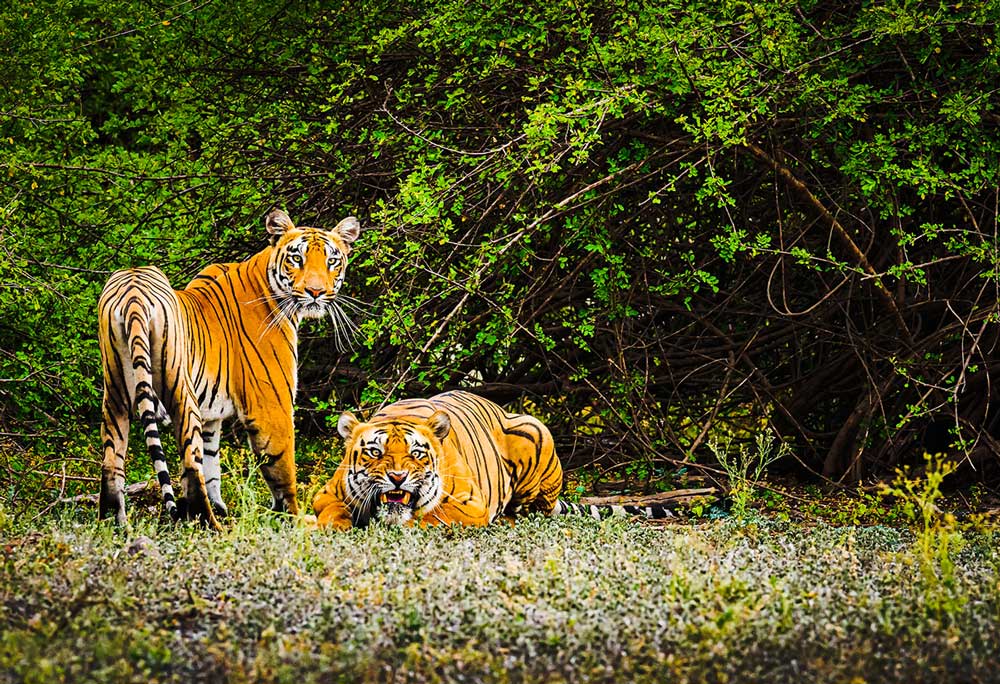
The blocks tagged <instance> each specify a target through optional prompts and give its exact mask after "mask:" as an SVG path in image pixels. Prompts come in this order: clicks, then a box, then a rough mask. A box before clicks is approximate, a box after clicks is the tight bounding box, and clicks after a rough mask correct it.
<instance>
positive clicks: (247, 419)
mask: <svg viewBox="0 0 1000 684" xmlns="http://www.w3.org/2000/svg"><path fill="white" fill-rule="evenodd" d="M265 227H266V229H267V231H268V233H269V234H270V235H271V244H270V245H269V246H268V247H266V248H265V249H263V250H262V251H260V252H258V253H257V254H255V255H254V256H252V257H250V259H248V260H247V261H244V262H241V263H231V264H214V265H211V266H209V267H207V268H206V269H204V270H203V271H202V272H201V273H199V274H198V275H197V276H196V277H195V278H194V280H192V281H191V283H190V284H188V286H187V287H186V288H185V289H184V290H174V289H173V288H172V287H171V285H170V283H169V281H168V280H167V278H166V276H165V275H164V274H163V272H162V271H160V270H159V269H157V268H155V267H142V268H133V269H127V270H123V271H118V272H116V273H114V274H113V275H112V276H111V277H110V278H109V280H108V282H107V284H106V285H105V287H104V290H103V292H102V294H101V297H100V300H99V303H98V318H99V328H98V338H99V342H100V348H101V358H102V370H103V378H104V398H103V404H102V413H103V416H102V424H101V442H102V467H101V471H102V472H101V495H100V506H99V509H100V512H99V515H100V517H101V518H106V517H112V516H113V517H114V518H115V520H116V521H117V522H118V523H119V524H124V523H125V522H126V512H125V498H124V488H125V456H126V451H127V448H128V435H129V424H130V422H131V416H132V414H133V411H134V412H135V415H136V416H138V418H139V420H140V421H141V424H142V429H143V434H144V437H145V441H146V446H147V450H148V452H149V455H150V458H151V459H152V461H153V467H154V470H155V472H156V476H157V479H158V482H159V485H160V490H161V496H162V498H163V503H164V507H165V508H166V510H167V512H168V513H169V514H170V515H171V517H173V518H178V517H181V516H185V515H187V516H189V517H194V516H200V517H202V518H203V519H204V520H205V521H206V522H208V524H210V525H212V526H214V527H218V521H217V519H216V516H217V515H223V514H225V512H226V506H225V503H224V502H223V500H222V496H221V489H220V477H221V470H220V466H219V437H220V432H221V427H222V421H223V420H224V419H227V418H230V417H235V418H237V419H238V420H239V421H240V422H241V423H242V424H243V425H244V426H245V427H246V429H247V432H248V434H249V437H250V443H251V447H252V448H253V450H254V452H255V453H256V454H257V455H258V457H259V459H260V462H261V472H262V474H263V476H264V479H265V481H266V482H267V484H268V486H269V488H270V490H271V495H272V499H273V508H274V509H275V510H278V511H287V512H289V513H292V514H295V513H297V512H298V501H297V498H296V487H297V485H296V474H295V460H294V450H295V436H294V431H293V421H292V411H293V401H294V397H295V392H296V389H297V387H296V386H297V373H298V370H297V345H298V342H297V329H298V325H299V323H300V322H301V321H302V320H303V319H306V318H319V317H323V316H329V317H330V318H331V320H332V322H333V324H334V330H335V334H336V337H337V339H338V340H342V339H346V337H347V336H348V335H349V334H350V332H351V330H352V328H353V324H352V323H351V322H350V320H349V319H348V318H347V316H346V314H345V313H344V311H343V309H342V307H341V305H340V303H338V301H337V297H338V292H339V289H340V287H341V285H342V283H343V281H344V275H345V273H346V266H347V256H348V254H349V253H350V249H351V248H350V245H351V244H352V243H353V242H354V241H355V240H356V239H357V237H358V234H359V231H360V229H359V226H358V222H357V219H355V218H354V217H348V218H346V219H344V220H343V221H341V222H340V223H339V224H338V225H337V226H336V227H335V228H334V229H333V230H324V229H319V228H309V227H301V228H300V227H296V226H295V225H294V224H293V223H292V222H291V219H289V217H288V215H287V214H286V213H285V212H283V211H277V210H276V211H272V212H271V213H269V214H268V215H267V217H266V218H265ZM158 420H160V421H163V422H165V423H169V422H172V423H173V424H174V431H175V435H176V438H177V445H178V450H179V451H180V458H181V464H182V476H181V486H182V494H181V497H180V498H179V499H177V500H175V497H174V493H173V487H172V484H171V480H170V474H169V469H168V468H167V464H166V458H165V456H164V452H163V447H162V444H161V441H160V435H159V428H158V423H157V421H158Z"/></svg>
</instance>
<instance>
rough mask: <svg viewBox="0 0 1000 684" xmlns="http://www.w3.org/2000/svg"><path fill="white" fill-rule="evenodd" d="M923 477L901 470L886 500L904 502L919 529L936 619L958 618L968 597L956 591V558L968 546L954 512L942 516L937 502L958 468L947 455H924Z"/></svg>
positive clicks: (924, 578) (885, 488) (927, 593)
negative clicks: (956, 615) (945, 485)
mask: <svg viewBox="0 0 1000 684" xmlns="http://www.w3.org/2000/svg"><path fill="white" fill-rule="evenodd" d="M924 460H925V461H926V467H925V469H924V475H923V477H913V476H912V475H911V474H910V472H909V469H908V468H907V469H902V470H897V471H896V472H897V474H896V479H895V480H893V482H892V483H891V484H887V485H882V487H881V492H882V494H883V496H885V497H892V498H895V499H897V500H899V501H900V502H901V508H902V510H903V512H904V514H905V515H906V516H907V517H908V519H909V521H910V523H911V524H912V526H913V527H914V528H915V532H916V535H917V541H916V550H917V558H918V560H919V568H920V576H921V584H922V586H923V590H924V603H925V605H926V606H927V608H928V610H929V611H930V612H931V614H932V615H934V616H935V617H939V618H940V617H954V616H955V614H956V613H958V612H959V611H961V610H962V609H963V608H964V607H965V603H966V597H965V596H964V595H962V594H961V593H959V592H956V575H955V555H956V554H957V553H958V552H960V551H961V550H962V548H963V547H964V546H965V538H964V536H963V534H962V528H961V525H960V524H959V523H958V521H957V520H956V518H955V516H954V515H952V514H951V513H942V512H941V511H940V510H939V509H938V507H937V505H936V502H937V501H938V500H939V499H940V498H941V497H942V496H943V494H942V492H941V485H942V483H943V482H944V479H945V478H946V477H947V476H948V475H950V474H951V473H952V472H954V470H955V469H956V468H957V467H958V465H957V464H956V463H955V462H954V461H953V460H949V459H948V458H947V457H946V456H944V455H943V454H924Z"/></svg>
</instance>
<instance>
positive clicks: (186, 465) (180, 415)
mask: <svg viewBox="0 0 1000 684" xmlns="http://www.w3.org/2000/svg"><path fill="white" fill-rule="evenodd" d="M173 402H174V409H175V410H174V411H173V412H172V413H173V414H174V415H176V416H177V423H176V425H175V434H176V435H177V449H178V451H180V454H181V467H182V470H183V472H182V475H181V498H179V499H178V500H177V513H178V517H186V518H188V519H189V520H201V521H202V522H203V523H205V524H206V525H207V526H208V527H211V528H212V529H215V530H221V529H222V526H221V525H220V524H219V521H218V519H217V518H216V517H215V511H214V510H213V507H212V506H211V504H210V503H209V497H208V488H207V487H206V485H205V473H204V470H203V462H204V458H203V454H204V453H205V444H204V441H203V439H202V424H201V412H200V411H199V409H198V404H197V402H196V401H195V399H194V393H193V391H191V388H190V385H189V384H188V383H185V382H183V381H182V382H179V383H178V388H177V390H176V391H175V394H174V397H173Z"/></svg>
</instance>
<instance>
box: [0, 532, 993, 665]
mask: <svg viewBox="0 0 1000 684" xmlns="http://www.w3.org/2000/svg"><path fill="white" fill-rule="evenodd" d="M0 542H2V548H3V553H4V557H3V563H4V565H3V573H2V576H0V598H2V601H0V627H2V636H0V681H4V682H6V681H11V682H13V681H26V682H46V683H48V682H60V681H64V682H102V683H104V682H153V681H160V682H165V681H177V682H181V681H185V682H188V681H204V682H248V681H263V682H297V683H298V682H333V681H400V682H410V681H412V682H425V681H429V682H438V681H441V682H483V681H498V682H520V681H531V682H553V681H573V682H593V681H597V682H602V681H650V682H652V681H656V682H663V681H691V682H717V681H727V680H728V681H744V682H747V681H749V682H753V681H761V682H783V681H787V682H801V681H813V682H841V681H852V680H853V679H854V678H859V679H857V681H862V680H867V681H906V682H920V681H945V680H947V681H997V680H998V679H1000V672H998V671H997V668H996V666H995V657H996V653H997V652H998V651H1000V620H998V612H1000V575H998V566H1000V555H998V552H997V550H996V548H997V547H996V543H995V542H996V535H994V534H992V533H982V532H979V533H976V534H969V533H966V538H965V543H964V548H962V550H961V551H960V552H958V553H957V554H955V555H954V556H953V557H952V558H951V560H952V561H953V562H954V564H955V565H954V568H953V570H952V571H951V576H950V577H947V578H944V579H946V580H948V581H937V582H931V583H928V581H927V578H926V573H925V571H924V570H921V568H922V567H924V568H925V565H924V566H922V565H921V563H920V558H918V556H917V554H918V548H917V547H916V546H915V545H914V544H913V540H912V538H911V537H910V535H909V534H908V533H905V532H899V531H896V530H894V529H890V528H886V527H867V528H834V527H828V526H817V527H810V528H805V527H801V526H788V525H777V524H772V523H767V522H765V521H758V522H757V523H751V524H741V525H737V524H735V523H734V522H732V521H728V522H726V521H723V522H714V523H700V524H676V525H670V526H648V525H644V524H639V523H634V522H631V521H623V520H613V521H604V522H595V521H590V520H566V519H563V520H549V519H541V518H536V519H528V520H525V521H523V522H522V523H520V524H518V525H516V526H514V527H508V526H497V527H493V528H489V529H484V530H468V529H433V530H413V529H406V530H400V529H380V528H378V527H376V528H372V529H367V530H359V531H355V532H352V533H350V534H341V535H337V534H325V533H314V532H309V531H306V530H303V529H299V528H296V527H293V526H291V525H289V524H287V523H284V522H279V521H275V520H273V519H271V518H270V517H268V516H266V515H258V516H256V517H255V516H247V517H245V518H243V519H240V520H239V521H238V522H237V523H234V524H233V525H232V526H231V527H230V528H229V529H228V530H227V531H225V532H223V533H220V534H213V533H209V532H205V531H203V530H200V529H197V528H192V527H187V526H176V527H161V526H159V525H157V524H155V523H152V522H142V521H140V522H138V523H136V524H135V527H134V529H133V530H132V531H131V532H129V533H125V532H121V531H116V530H113V529H112V528H110V527H108V526H106V525H98V524H96V523H93V522H89V521H84V522H80V521H79V520H76V519H74V518H73V517H64V518H62V519H52V520H48V521H47V522H45V523H43V524H41V525H39V526H36V527H35V528H34V529H27V528H25V527H22V526H19V525H18V524H17V523H15V522H13V521H12V520H10V518H9V516H8V517H7V518H6V519H5V520H4V521H3V522H0Z"/></svg>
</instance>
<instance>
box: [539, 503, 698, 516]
mask: <svg viewBox="0 0 1000 684" xmlns="http://www.w3.org/2000/svg"><path fill="white" fill-rule="evenodd" d="M676 508H677V506H676V504H662V503H658V504H646V505H632V504H578V503H570V502H569V501H563V500H562V499H559V500H558V501H556V506H555V508H553V509H552V515H582V516H586V517H588V518H594V519H595V520H601V519H603V518H610V517H611V516H613V515H623V516H640V517H643V518H650V519H653V520H663V519H667V518H676V517H678V515H677V513H675V512H674V510H675V509H676Z"/></svg>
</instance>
